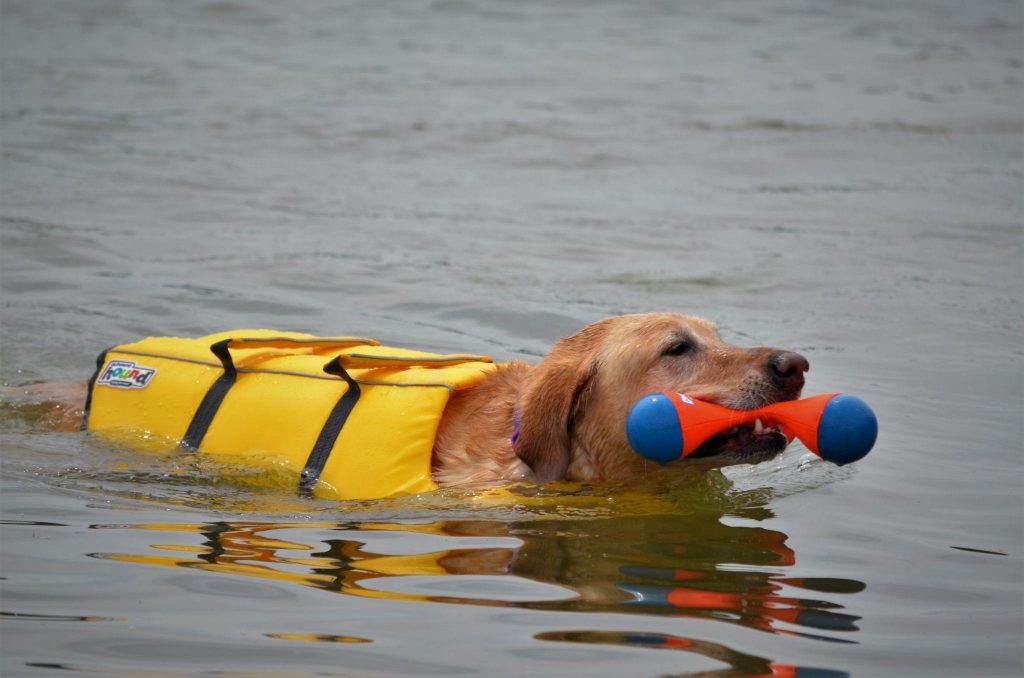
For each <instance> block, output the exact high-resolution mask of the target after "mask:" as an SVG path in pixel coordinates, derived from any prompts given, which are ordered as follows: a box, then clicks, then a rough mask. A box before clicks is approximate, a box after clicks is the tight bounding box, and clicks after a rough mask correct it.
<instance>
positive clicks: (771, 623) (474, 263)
mask: <svg viewBox="0 0 1024 678" xmlns="http://www.w3.org/2000/svg"><path fill="white" fill-rule="evenodd" d="M0 10H2V14H0V17H2V20H0V67H2V70H0V86H2V91H0V143H2V149H3V160H2V166H0V236H2V239H0V292H2V316H0V341H2V343H0V378H2V381H3V383H4V384H5V387H4V393H3V398H2V400H3V410H2V412H0V417H2V444H3V453H2V486H0V508H2V512H3V515H2V523H0V535H2V542H0V564H2V574H0V576H2V577H3V579H0V612H2V615H0V625H2V629H3V632H2V636H0V644H2V645H0V651H2V660H0V672H2V673H3V675H5V676H7V675H10V676H45V675H63V674H66V673H68V672H70V673H72V674H75V675H83V676H88V675H95V676H146V677H149V676H167V675H174V676H179V675H181V676H203V675H222V676H223V675H226V676H232V675H268V676H306V675H332V676H335V675H336V676H346V675H388V676H392V675H409V676H412V675H446V676H447V675H484V676H490V675H523V674H533V675H552V676H554V675H557V676H571V675H587V676H622V675H642V676H658V675H700V676H716V677H719V676H720V677H723V678H724V677H727V676H728V677H734V678H735V677H740V676H747V677H752V676H786V675H793V673H794V672H795V671H797V670H798V669H799V675H801V676H805V675H809V676H819V677H826V676H827V677H833V676H894V675H898V676H939V675H945V676H967V675H971V676H973V675H977V676H1017V675H1020V674H1021V672H1022V669H1024V663H1022V662H1024V658H1022V649H1021V637H1022V636H1024V593H1022V591H1024V587H1022V584H1024V561H1022V556H1024V532H1022V528H1021V525H1022V519H1024V499H1022V492H1021V487H1022V486H1024V477H1022V476H1024V474H1022V470H1024V464H1022V461H1021V440H1022V436H1024V418H1022V415H1021V412H1022V411H1024V395H1022V390H1024V372H1022V357H1024V355H1022V354H1024V351H1022V344H1021V340H1020V338H1021V336H1022V329H1024V327H1022V325H1024V323H1022V312H1021V299H1022V275H1024V274H1022V261H1024V253H1022V248H1021V242H1022V233H1021V223H1022V215H1024V209H1022V202H1021V191H1020V188H1021V180H1022V176H1024V169H1022V138H1024V136H1022V133H1024V122H1022V115H1021V111H1022V110H1024V101H1022V96H1021V75H1022V72H1021V69H1022V64H1024V62H1022V59H1021V38H1020V36H1021V30H1022V17H1021V6H1020V3H1019V2H999V1H995V0H993V1H986V2H976V3H968V4H963V3H959V2H953V1H952V0H950V1H948V2H945V1H942V0H934V1H932V0H910V1H908V2H903V3H898V4H896V5H893V4H892V3H870V2H868V3H838V2H827V3H822V2H810V1H807V2H797V3H782V2H769V3H758V4H749V3H743V2H719V3H711V4H707V3H705V4H699V3H698V4H686V3H662V2H649V3H647V2H645V3H624V2H623V3H618V2H604V3H583V2H562V3H554V4H551V3H506V2H497V1H494V2H486V1H480V2H436V3H414V2H408V3H405V2H399V3H388V4H386V5H381V4H379V3H342V4H339V3H331V2H312V1H310V2H302V3H298V4H295V3H287V4H282V3H271V2H263V1H257V2H246V3H234V2H201V1H195V2H193V1H188V2H173V3H168V2H158V1H156V0H136V1H129V0H107V1H104V2H94V3H79V2H70V1H68V2H62V1H58V0H47V1H45V2H27V1H25V2H23V1H21V0H3V2H2V5H0ZM646 310H680V311H685V312H690V313H696V314H699V315H703V316H706V317H709V318H711V319H713V320H715V321H716V322H718V323H719V325H720V326H721V328H722V332H723V335H724V336H725V337H726V338H727V339H728V340H730V341H733V342H735V343H740V344H744V345H773V346H782V347H788V348H793V349H796V350H799V351H801V352H802V353H804V354H805V355H806V356H807V357H808V358H809V359H810V361H811V364H812V371H811V372H810V374H809V375H808V389H807V391H808V392H809V393H813V392H830V391H847V392H851V393H856V394H858V395H859V396H861V397H863V398H864V399H865V400H867V401H868V402H869V403H871V405H872V406H873V407H874V409H875V410H876V412H877V413H878V416H879V419H880V421H881V435H880V438H879V442H878V444H877V446H876V448H875V450H874V451H873V452H872V454H871V455H869V456H868V457H867V458H866V459H865V460H864V461H862V462H861V463H859V464H857V465H855V466H854V467H848V468H843V469H838V468H836V467H833V466H830V465H828V464H825V463H823V462H820V461H816V460H814V459H813V458H812V457H811V456H810V455H809V453H807V452H806V450H804V449H803V448H802V447H801V446H800V445H799V444H795V445H793V446H792V447H791V448H790V449H789V450H788V451H787V452H786V453H785V454H783V455H782V456H780V457H779V458H778V459H776V460H773V461H771V462H766V463H763V464H759V465H756V466H745V465H739V466H730V467H718V466H716V465H714V464H710V463H700V464H694V465H693V466H690V467H687V468H685V469H683V470H681V471H677V472H674V473H666V474H662V476H659V477H657V478H651V479H646V480H645V481H643V482H640V483H622V484H611V485H587V486H579V485H573V484H564V485H554V486H552V487H546V488H542V489H538V488H531V487H518V488H503V489H492V490H482V489H480V488H469V489H463V490H448V491H442V492H438V493H432V494H429V495H421V496H415V497H400V498H395V499H389V500H385V501H379V502H354V503H341V504H339V503H335V502H322V501H314V500H309V499H304V498H302V497H299V496H296V495H295V493H294V492H292V491H291V489H290V488H289V487H287V486H285V485H282V484H280V483H279V482H277V481H276V479H274V478H271V477H266V476H262V475H252V474H245V473H238V472H237V470H228V469H223V468H220V467H217V466H216V465H215V464H213V463H212V462H210V461H209V460H205V459H203V458H201V457H195V456H188V455H173V454H172V455H166V454H149V453H145V452H143V451H139V450H130V449H117V448H111V447H108V446H105V445H104V444H102V443H101V442H100V441H97V440H95V439H93V438H91V437H89V436H85V435H82V434H80V433H77V432H61V431H57V430H54V429H53V427H52V426H51V425H50V424H51V418H52V415H53V412H52V410H51V409H50V408H49V406H47V405H41V404H39V403H37V402H35V401H34V400H33V398H31V397H29V396H27V395H25V394H24V387H25V386H26V385H31V384H35V383H39V382H45V381H68V380H79V379H84V378H86V377H87V375H88V373H89V371H90V369H91V366H92V364H93V360H94V358H95V355H96V354H97V353H98V352H99V351H100V350H102V349H104V348H106V347H108V346H110V345H112V344H116V343H120V342H125V341H131V340H135V339H137V338H140V337H143V336H148V335H165V334H173V335H185V336H188V335H199V334H207V333H209V332H212V331H218V330H222V329H228V328H232V327H275V328H282V329H291V330H300V331H311V332H316V333H321V334H346V333H348V334H359V335H364V336H371V337H375V338H377V339H379V340H381V341H384V342H387V343H392V344H398V345H406V346H411V347H416V348H423V349H427V350H440V351H451V352H485V353H490V354H492V355H494V356H495V357H496V358H498V359H502V360H505V359H511V358H524V359H528V360H536V359H538V358H539V356H541V355H543V353H544V352H545V351H546V350H547V348H548V347H549V346H550V345H551V343H552V342H553V341H555V340H556V339H557V338H558V337H560V336H564V335H566V334H568V333H571V332H573V331H575V330H576V329H577V328H579V327H581V326H582V325H584V324H586V323H587V322H591V321H593V320H597V319H599V318H601V317H604V316H606V315H611V314H616V313H624V312H637V311H646Z"/></svg>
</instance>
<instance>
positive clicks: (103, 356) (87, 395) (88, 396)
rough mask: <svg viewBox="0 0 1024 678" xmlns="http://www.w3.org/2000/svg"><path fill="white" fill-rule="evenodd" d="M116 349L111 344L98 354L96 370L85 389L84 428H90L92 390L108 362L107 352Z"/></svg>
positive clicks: (84, 429) (85, 429)
mask: <svg viewBox="0 0 1024 678" xmlns="http://www.w3.org/2000/svg"><path fill="white" fill-rule="evenodd" d="M113 350H114V347H113V346H111V347H110V348H108V349H107V350H106V351H104V352H103V353H100V354H99V355H98V356H96V371H95V372H93V373H92V377H91V378H90V379H89V386H88V387H87V389H86V391H85V412H83V413H82V430H83V431H87V430H89V412H90V411H91V410H92V390H93V389H94V388H95V387H96V380H97V379H99V378H100V370H102V369H103V365H104V363H106V362H107V354H108V353H110V352H111V351H113Z"/></svg>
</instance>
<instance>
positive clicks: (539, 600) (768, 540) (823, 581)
mask: <svg viewBox="0 0 1024 678" xmlns="http://www.w3.org/2000/svg"><path fill="white" fill-rule="evenodd" d="M93 527H94V528H96V529H138V530H146V531H150V532H157V533H162V534H166V535H168V537H170V536H171V535H174V538H171V539H158V540H157V541H156V542H155V543H151V544H150V546H151V548H152V549H155V550H156V551H157V552H156V553H145V554H124V553H103V554H99V553H97V554H93V556H94V557H97V558H105V559H111V560H117V561H121V562H133V563H144V564H149V565H163V566H170V567H177V568H186V569H199V570H207V571H212V572H220V573H228V574H235V575H244V576H249V577H259V578H263V579H268V580H274V581H276V582H291V583H295V584H301V585H305V586H311V587H315V588H319V589H323V590H328V591H334V592H339V593H345V594H348V595H355V596H362V597H371V598H387V599H398V600H411V601H433V602H445V603H458V604H473V605H491V606H505V607H518V608H527V609H535V610H558V611H583V612H616V613H631V614H638V613H639V614H656V615H667V616H680V617H691V618H696V619H702V620H710V621H716V622H721V623H727V624H736V625H739V626H743V627H746V628H750V629H756V630H759V631H766V632H770V633H781V634H790V635H799V636H803V637H806V638H812V639H816V640H826V641H833V642H854V641H852V640H850V639H849V638H848V637H847V638H844V637H841V636H843V635H847V634H851V633H854V632H856V631H857V626H856V625H855V622H856V621H857V619H858V617H855V616H852V615H849V614H845V613H843V612H841V610H842V609H843V605H842V604H840V603H837V602H834V600H833V599H834V598H835V597H836V596H840V595H847V594H855V593H857V592H859V591H861V590H863V588H864V584H862V583H861V582H858V581H854V580H848V579H834V578H816V579H815V578H798V577H792V576H787V569H788V568H790V567H792V566H793V565H794V563H795V561H796V555H795V554H794V552H793V551H792V550H791V549H790V548H789V547H788V546H787V545H786V535H784V534H782V533H781V532H778V531H775V530H769V529H765V528H762V527H757V526H733V525H726V524H725V523H723V522H722V521H721V520H720V519H719V516H713V517H712V516H706V515H703V516H702V515H693V516H681V515H676V514H673V515H647V516H621V517H608V518H601V519H591V520H578V519H559V518H549V519H545V520H540V519H537V520H522V521H513V522H504V521H491V520H447V521H442V522H434V523H426V524H407V523H385V522H359V523H356V522H320V523H276V522H230V523H229V522H217V523H206V524H140V525H94V526H93ZM797 591H807V592H813V593H814V595H807V597H804V596H803V595H799V594H798V593H797V594H794V593H795V592H797ZM826 597H828V598H829V599H826ZM836 634H839V635H836ZM274 637H275V638H280V639H283V640H306V641H309V640H315V641H324V642H370V639H366V638H359V637H349V636H327V635H317V634H299V635H296V634H288V633H281V634H276V635H275V636H274ZM536 637H537V638H538V639H540V640H545V641H559V642H583V643H603V644H616V645H630V646H633V647H649V648H660V649H667V648H670V649H681V650H685V651H688V652H693V653H697V654H702V655H707V656H709V657H712V658H715V659H718V660H721V661H724V662H726V663H727V664H728V665H729V666H730V667H731V668H730V669H728V670H727V671H726V672H724V673H722V672H715V673H711V674H707V675H713V676H716V677H718V676H783V675H794V674H793V673H792V670H793V669H794V667H787V666H784V665H776V664H773V663H772V662H771V661H770V660H766V659H761V658H757V657H750V656H748V655H745V654H742V653H739V652H737V651H734V650H731V649H729V648H726V647H723V646H720V645H716V644H713V643H708V642H705V641H701V640H696V639H690V638H679V637H675V636H667V635H660V634H651V633H634V632H608V631H600V632H598V631H565V632H548V633H541V634H538V635H537V636H536ZM787 671H788V672H789V673H787ZM809 671H811V670H810V669H808V668H807V667H801V674H800V675H819V676H835V675H842V674H837V673H835V672H831V671H828V670H824V669H822V670H819V672H818V673H813V672H811V673H809Z"/></svg>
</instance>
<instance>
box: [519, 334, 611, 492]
mask: <svg viewBox="0 0 1024 678" xmlns="http://www.w3.org/2000/svg"><path fill="white" fill-rule="evenodd" d="M599 325H600V324H599ZM600 334H601V333H600V331H599V328H598V327H596V326H594V325H591V326H590V327H588V328H585V329H584V330H583V331H581V332H579V333H577V334H575V335H573V336H571V337H569V338H567V339H563V340H561V341H560V342H558V343H557V344H555V347H554V348H553V349H552V350H551V352H550V353H549V354H548V356H547V357H546V358H545V359H544V360H543V361H542V362H541V363H540V365H538V366H537V367H535V368H534V369H533V372H532V373H531V374H530V376H529V379H528V381H527V383H526V386H525V388H524V389H523V391H522V393H521V395H520V397H519V423H520V428H519V436H518V438H517V440H516V445H515V453H516V455H517V456H518V457H519V458H520V459H522V460H523V461H524V462H525V463H526V464H527V465H528V466H529V467H530V468H531V469H533V473H534V477H535V478H536V480H537V481H538V482H548V481H551V480H559V479H561V478H563V477H564V476H565V471H566V469H567V468H568V467H569V461H570V455H571V454H572V449H571V447H570V445H571V440H570V437H571V432H572V426H573V422H574V420H575V419H576V418H578V417H579V415H580V413H581V412H583V410H584V409H585V408H586V401H587V397H588V396H589V394H590V392H591V390H592V386H593V383H594V377H595V376H596V374H597V371H598V358H597V355H596V354H597V347H598V342H599V337H600Z"/></svg>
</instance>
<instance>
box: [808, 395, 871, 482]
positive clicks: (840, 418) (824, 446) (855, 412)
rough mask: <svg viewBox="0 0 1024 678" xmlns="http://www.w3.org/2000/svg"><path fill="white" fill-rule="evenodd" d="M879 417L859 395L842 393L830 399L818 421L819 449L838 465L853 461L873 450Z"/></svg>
mask: <svg viewBox="0 0 1024 678" xmlns="http://www.w3.org/2000/svg"><path fill="white" fill-rule="evenodd" d="M877 438H878V419H877V418H876V417H875V413H874V412H873V411H872V410H871V408H870V407H868V404H867V403H866V402H864V401H863V400H861V399H860V398H858V397H857V396H852V395H846V394H845V393H844V394H840V395H837V396H836V397H835V398H833V399H832V400H830V401H828V404H827V405H825V409H824V410H823V411H822V413H821V419H820V420H818V452H820V453H821V458H822V459H825V460H827V461H830V462H832V463H834V464H839V465H840V466H842V465H843V464H849V463H851V462H854V461H857V460H858V459H861V458H863V457H864V455H866V454H867V453H868V452H870V451H871V448H872V447H873V446H874V444H875V440H876V439H877Z"/></svg>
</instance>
